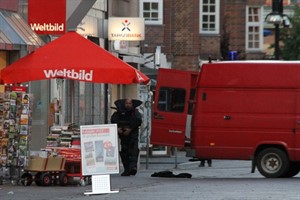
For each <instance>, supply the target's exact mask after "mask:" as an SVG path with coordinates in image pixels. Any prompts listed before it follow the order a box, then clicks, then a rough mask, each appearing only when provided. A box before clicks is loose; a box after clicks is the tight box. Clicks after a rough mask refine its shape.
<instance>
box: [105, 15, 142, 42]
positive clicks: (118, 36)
mask: <svg viewBox="0 0 300 200" xmlns="http://www.w3.org/2000/svg"><path fill="white" fill-rule="evenodd" d="M108 39H109V40H129V41H140V40H144V39H145V21H144V18H138V17H110V18H109V19H108Z"/></svg>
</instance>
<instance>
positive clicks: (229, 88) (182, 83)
mask: <svg viewBox="0 0 300 200" xmlns="http://www.w3.org/2000/svg"><path fill="white" fill-rule="evenodd" d="M154 102H155V103H154V106H153V115H152V127H151V129H152V131H151V138H150V139H151V144H157V145H165V146H174V147H186V149H187V156H190V157H193V158H199V159H201V158H206V159H230V160H252V172H254V170H255V168H256V167H257V168H258V170H259V172H260V173H261V174H262V175H263V176H265V177H267V178H278V177H292V176H295V175H297V174H298V173H299V171H300V62H293V61H290V62H286V61H232V62H218V63H207V64H203V65H202V67H201V70H200V72H199V73H198V72H192V71H180V70H174V69H163V68H161V69H159V71H158V77H157V85H156V93H155V99H154Z"/></svg>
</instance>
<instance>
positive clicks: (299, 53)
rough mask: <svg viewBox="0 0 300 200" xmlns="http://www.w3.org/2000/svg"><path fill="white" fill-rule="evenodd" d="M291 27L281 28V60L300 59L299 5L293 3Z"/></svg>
mask: <svg viewBox="0 0 300 200" xmlns="http://www.w3.org/2000/svg"><path fill="white" fill-rule="evenodd" d="M290 21H291V27H289V28H283V29H281V33H280V36H281V37H280V40H281V42H282V44H283V45H282V46H281V57H282V59H283V60H300V34H299V30H300V6H299V5H295V7H294V15H293V16H292V17H291V18H290Z"/></svg>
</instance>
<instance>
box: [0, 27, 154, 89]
mask: <svg viewBox="0 0 300 200" xmlns="http://www.w3.org/2000/svg"><path fill="white" fill-rule="evenodd" d="M52 78H67V79H72V80H79V81H85V82H93V83H111V84H131V83H148V82H149V78H148V77H147V76H146V75H144V74H143V73H142V72H140V71H139V70H137V69H135V68H134V67H132V66H130V65H129V64H127V63H126V62H124V61H122V60H121V59H119V58H117V57H115V56H114V55H112V54H111V53H110V52H108V51H106V50H105V49H103V48H101V47H99V46H97V45H96V44H94V43H93V42H91V41H90V40H88V39H86V38H84V37H82V36H81V35H79V34H78V33H76V32H68V33H66V34H65V35H63V36H61V37H59V38H58V39H56V40H54V41H52V42H50V43H48V44H46V45H45V46H43V47H41V48H39V49H37V50H36V51H34V52H33V53H31V54H29V55H27V56H25V57H23V58H21V59H20V60H18V61H16V62H14V63H13V64H11V65H9V66H8V67H6V68H4V69H3V70H1V79H2V81H3V82H4V83H8V84H9V83H23V82H29V81H36V80H44V79H52Z"/></svg>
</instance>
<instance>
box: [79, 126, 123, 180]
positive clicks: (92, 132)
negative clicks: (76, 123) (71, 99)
mask: <svg viewBox="0 0 300 200" xmlns="http://www.w3.org/2000/svg"><path fill="white" fill-rule="evenodd" d="M80 138H81V160H82V162H81V165H82V167H81V169H82V175H84V176H86V175H96V174H116V173H119V153H118V152H119V150H118V134H117V125H116V124H104V125H84V126H80Z"/></svg>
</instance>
